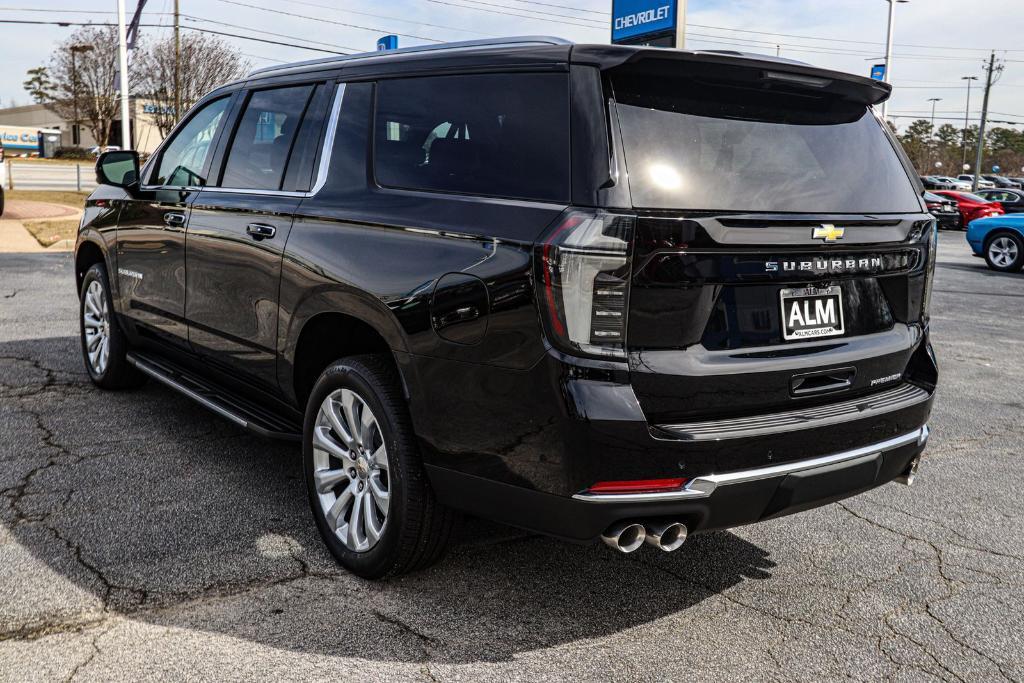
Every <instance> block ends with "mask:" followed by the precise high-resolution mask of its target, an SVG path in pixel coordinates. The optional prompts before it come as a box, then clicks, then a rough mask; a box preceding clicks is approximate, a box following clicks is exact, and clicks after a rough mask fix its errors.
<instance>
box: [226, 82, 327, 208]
mask: <svg viewBox="0 0 1024 683" xmlns="http://www.w3.org/2000/svg"><path fill="white" fill-rule="evenodd" d="M312 92H313V86H311V85H303V86H299V87H295V88H275V89H273V90H260V91H257V92H254V93H252V94H251V95H250V96H249V102H248V103H247V104H246V106H245V112H244V113H243V114H242V117H241V120H240V121H239V123H238V128H237V130H236V132H235V137H234V139H233V140H232V141H231V148H230V150H229V151H228V156H227V162H226V163H225V165H224V175H223V177H222V178H221V182H220V184H221V186H222V187H238V188H245V189H253V190H278V189H280V188H281V180H282V179H283V178H284V169H285V166H286V165H287V164H288V156H289V154H290V152H291V149H292V142H293V141H294V140H295V134H296V132H297V131H298V129H299V124H300V123H301V121H302V114H303V112H305V110H306V105H307V104H308V103H309V97H310V94H311V93H312Z"/></svg>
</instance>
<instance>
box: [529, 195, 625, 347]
mask: <svg viewBox="0 0 1024 683" xmlns="http://www.w3.org/2000/svg"><path fill="white" fill-rule="evenodd" d="M635 223H636V218H635V217H634V216H629V215H623V214H614V213H608V212H606V211H575V210H570V211H566V212H565V213H564V214H562V216H561V217H560V218H559V220H558V222H557V223H555V226H554V227H553V228H552V229H551V230H550V231H549V232H548V233H547V235H546V236H545V238H544V239H543V241H542V243H541V245H540V247H539V248H538V250H537V256H536V264H537V285H538V288H539V296H538V299H539V300H540V307H541V313H542V317H543V319H544V327H545V329H546V330H547V333H548V338H549V340H550V341H551V343H552V344H554V345H555V346H556V347H558V348H560V349H561V350H563V351H566V352H568V353H573V354H586V355H593V356H602V357H609V356H610V357H615V358H625V357H626V312H627V304H628V300H629V274H630V268H629V254H630V251H631V248H632V243H633V229H634V226H635Z"/></svg>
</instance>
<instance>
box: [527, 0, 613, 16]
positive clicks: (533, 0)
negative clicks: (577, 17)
mask: <svg viewBox="0 0 1024 683" xmlns="http://www.w3.org/2000/svg"><path fill="white" fill-rule="evenodd" d="M512 2H518V3H520V4H523V5H539V6H540V7H557V8H558V9H568V10H572V11H573V12H587V13H588V14H600V15H601V16H604V17H610V16H611V12H603V11H601V10H596V9H584V8H582V7H569V6H568V5H554V4H551V3H550V2H536V0H512Z"/></svg>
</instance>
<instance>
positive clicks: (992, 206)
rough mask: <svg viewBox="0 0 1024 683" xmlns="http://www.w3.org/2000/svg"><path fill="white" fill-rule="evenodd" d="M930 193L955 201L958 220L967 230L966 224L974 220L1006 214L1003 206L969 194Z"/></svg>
mask: <svg viewBox="0 0 1024 683" xmlns="http://www.w3.org/2000/svg"><path fill="white" fill-rule="evenodd" d="M932 192H933V194H937V195H942V196H943V197H949V198H950V199H954V200H956V203H957V206H959V207H960V218H961V220H962V225H963V227H964V228H967V224H968V223H970V222H971V221H973V220H974V219H975V218H988V217H989V216H1002V215H1003V214H1004V213H1006V211H1004V210H1003V205H1002V204H1000V203H999V202H990V201H989V200H987V199H985V198H984V197H979V196H978V195H976V194H971V193H970V192H956V191H954V190H933V191H932Z"/></svg>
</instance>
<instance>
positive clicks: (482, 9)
mask: <svg viewBox="0 0 1024 683" xmlns="http://www.w3.org/2000/svg"><path fill="white" fill-rule="evenodd" d="M427 2H432V3H434V4H435V5H449V6H450V7H461V8H462V9H472V10H476V11H478V12H489V13H490V14H503V15H505V16H508V17H521V18H523V19H533V20H534V21H546V22H548V23H549V24H552V23H554V24H565V25H566V26H579V27H580V28H589V29H592V30H594V31H600V30H602V28H601V27H598V26H593V25H591V24H577V23H575V22H572V21H557V20H551V19H545V18H544V17H536V16H531V15H529V14H515V13H513V12H502V11H500V10H496V9H487V8H485V7H473V6H471V5H459V4H456V3H454V2H445V0H427ZM524 11H527V12H528V11H529V10H524ZM580 19H583V18H582V17H580ZM583 20H584V21H589V19H583ZM605 28H607V27H605Z"/></svg>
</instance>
